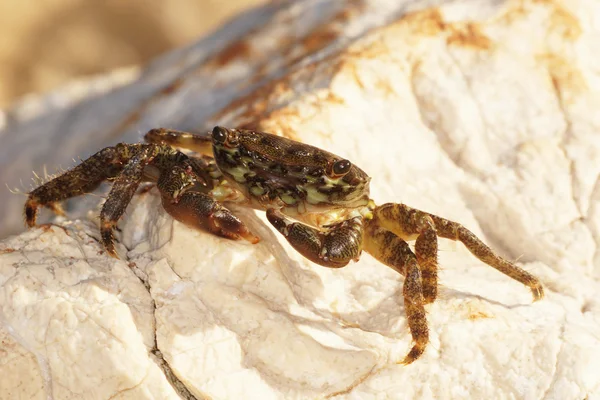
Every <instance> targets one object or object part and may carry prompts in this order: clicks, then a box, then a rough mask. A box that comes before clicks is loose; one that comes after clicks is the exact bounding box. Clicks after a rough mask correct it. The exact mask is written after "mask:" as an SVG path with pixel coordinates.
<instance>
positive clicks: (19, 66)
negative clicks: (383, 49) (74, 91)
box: [0, 0, 267, 108]
mask: <svg viewBox="0 0 600 400" xmlns="http://www.w3.org/2000/svg"><path fill="white" fill-rule="evenodd" d="M266 2H267V0H227V1H220V0H169V1H168V2H167V1H160V0H125V1H124V0H1V1H0V108H4V107H6V106H8V105H10V104H11V103H13V102H14V101H15V100H18V99H19V98H20V97H22V96H24V95H25V94H29V93H37V92H46V91H49V90H51V89H54V88H57V87H59V86H60V85H61V84H64V83H66V82H68V81H69V80H72V79H75V78H82V77H85V76H90V75H96V74H101V73H103V72H106V71H110V70H112V69H114V68H118V67H125V66H132V65H138V64H144V63H146V62H147V61H149V60H151V59H152V58H154V57H156V56H158V55H159V54H161V53H164V52H165V51H168V50H170V49H173V48H176V47H179V46H181V45H184V44H187V43H190V42H192V41H194V40H196V39H197V38H199V37H200V36H203V35H205V34H207V33H209V32H210V31H212V30H215V29H217V28H218V27H219V26H220V25H221V24H222V23H223V22H225V21H226V20H227V19H229V18H232V17H234V16H235V15H236V14H238V13H241V12H243V11H245V10H247V9H249V8H252V7H255V6H258V5H261V4H263V3H266Z"/></svg>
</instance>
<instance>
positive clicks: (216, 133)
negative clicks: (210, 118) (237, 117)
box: [212, 126, 227, 143]
mask: <svg viewBox="0 0 600 400" xmlns="http://www.w3.org/2000/svg"><path fill="white" fill-rule="evenodd" d="M212 137H213V139H214V140H215V141H216V142H219V143H225V141H226V140H227V129H225V128H223V127H222V126H215V127H214V128H213V131H212Z"/></svg>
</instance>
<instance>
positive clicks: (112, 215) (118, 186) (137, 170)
mask: <svg viewBox="0 0 600 400" xmlns="http://www.w3.org/2000/svg"><path fill="white" fill-rule="evenodd" d="M142 146H143V147H141V148H140V149H139V151H137V153H135V154H134V155H133V156H132V157H131V159H130V160H129V161H128V162H127V164H126V165H125V167H124V168H123V170H122V171H121V173H120V174H119V175H118V176H117V178H116V179H115V181H114V183H113V186H112V189H111V190H110V193H109V194H108V196H107V197H106V201H105V202H104V205H103V206H102V210H101V211H100V234H101V237H102V244H103V245H104V248H105V249H106V251H107V252H108V254H110V255H111V256H113V257H115V258H118V257H117V252H116V250H115V246H114V243H113V240H114V237H113V232H112V231H113V228H114V227H115V225H116V224H117V222H118V221H119V218H121V215H123V213H124V212H125V209H126V208H127V205H129V203H130V202H131V198H132V197H133V195H134V194H135V191H136V189H137V188H138V186H139V184H140V182H141V180H142V178H143V177H144V168H145V167H146V166H147V165H148V164H150V163H151V162H152V161H153V160H154V159H155V158H156V156H158V155H159V154H160V153H161V150H163V148H162V147H161V146H158V145H154V144H146V145H142Z"/></svg>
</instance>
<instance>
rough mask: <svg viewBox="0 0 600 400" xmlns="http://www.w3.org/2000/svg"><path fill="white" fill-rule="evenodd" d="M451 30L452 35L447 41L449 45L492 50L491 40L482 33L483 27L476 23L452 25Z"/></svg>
mask: <svg viewBox="0 0 600 400" xmlns="http://www.w3.org/2000/svg"><path fill="white" fill-rule="evenodd" d="M450 28H451V29H450V34H449V35H448V38H447V39H446V42H447V43H448V44H449V45H459V46H463V47H471V48H474V49H479V50H489V49H491V48H492V41H491V39H490V38H489V37H487V36H486V35H485V34H484V33H483V32H482V31H481V27H480V26H479V25H478V24H476V23H473V22H468V23H465V24H452V25H450Z"/></svg>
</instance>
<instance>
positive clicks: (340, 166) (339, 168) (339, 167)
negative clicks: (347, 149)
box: [332, 160, 352, 176]
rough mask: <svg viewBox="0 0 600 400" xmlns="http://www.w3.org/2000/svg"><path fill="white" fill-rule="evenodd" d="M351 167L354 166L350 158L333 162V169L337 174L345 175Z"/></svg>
mask: <svg viewBox="0 0 600 400" xmlns="http://www.w3.org/2000/svg"><path fill="white" fill-rule="evenodd" d="M350 168H352V163H351V162H350V161H348V160H339V161H336V162H334V163H333V167H332V171H333V173H334V174H335V175H338V176H343V175H346V174H347V173H348V172H349V171H350Z"/></svg>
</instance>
